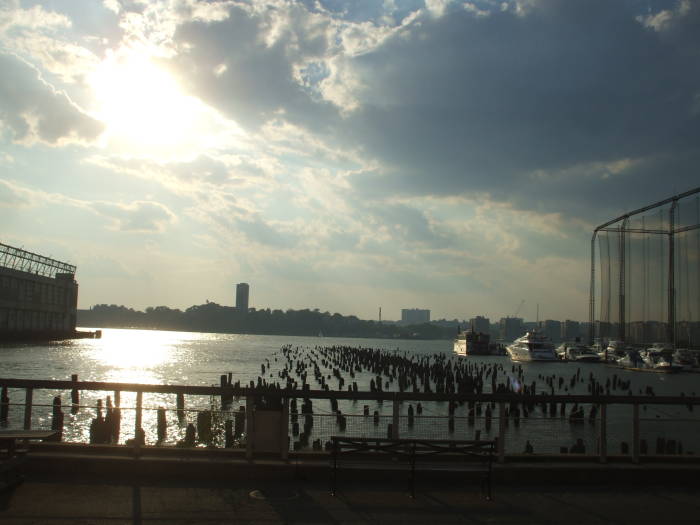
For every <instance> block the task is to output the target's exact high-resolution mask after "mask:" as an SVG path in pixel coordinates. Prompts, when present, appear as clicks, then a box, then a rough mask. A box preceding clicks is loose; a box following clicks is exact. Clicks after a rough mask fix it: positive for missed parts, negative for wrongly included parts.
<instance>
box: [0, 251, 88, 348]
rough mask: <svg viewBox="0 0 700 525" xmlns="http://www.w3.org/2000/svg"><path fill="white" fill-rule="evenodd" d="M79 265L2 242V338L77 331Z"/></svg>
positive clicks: (73, 332) (61, 334)
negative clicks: (77, 279)
mask: <svg viewBox="0 0 700 525" xmlns="http://www.w3.org/2000/svg"><path fill="white" fill-rule="evenodd" d="M75 270H76V268H75V266H73V265H70V264H67V263H64V262H60V261H56V260H54V259H50V258H48V257H44V256H43V255H38V254H36V253H32V252H28V251H25V250H22V249H20V248H14V247H12V246H7V245H5V244H1V243H0V341H3V340H15V339H31V338H41V339H43V338H52V337H57V338H65V337H71V336H73V335H74V334H75V324H76V316H77V307H78V283H77V282H76V281H75Z"/></svg>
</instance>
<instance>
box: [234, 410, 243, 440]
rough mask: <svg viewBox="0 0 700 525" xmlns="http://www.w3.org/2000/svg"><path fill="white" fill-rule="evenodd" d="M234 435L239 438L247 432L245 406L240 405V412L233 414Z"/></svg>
mask: <svg viewBox="0 0 700 525" xmlns="http://www.w3.org/2000/svg"><path fill="white" fill-rule="evenodd" d="M233 422H234V427H233V435H234V437H235V438H236V439H239V438H240V437H241V436H242V435H243V433H244V432H245V407H243V406H242V407H239V409H238V412H236V414H235V415H234V416H233Z"/></svg>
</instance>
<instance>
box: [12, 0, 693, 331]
mask: <svg viewBox="0 0 700 525" xmlns="http://www.w3.org/2000/svg"><path fill="white" fill-rule="evenodd" d="M698 64H700V2H694V1H692V0H683V1H671V0H669V1H659V0H618V1H610V0H585V1H583V0H582V1H576V0H506V1H490V0H483V1H478V0H474V1H470V2H464V1H449V0H406V1H402V0H384V1H383V2H382V1H369V0H352V1H348V0H298V1H293V0H269V1H249V2H243V1H208V2H204V1H203V2H197V1H195V0H159V1H155V0H148V1H146V0H103V1H102V2H99V1H96V0H95V1H90V2H88V1H80V2H77V1H75V0H53V1H49V0H47V1H45V2H38V1H24V0H9V1H8V0H5V1H4V2H2V7H0V242H3V243H6V244H10V245H15V246H22V247H24V248H25V249H28V250H31V251H35V252H39V253H42V254H45V255H50V256H52V257H54V258H57V259H60V260H66V261H68V262H71V263H73V264H76V265H77V266H78V274H77V279H78V281H79V283H80V304H79V306H80V307H82V308H86V307H89V306H91V305H93V304H96V303H116V304H124V305H127V306H131V307H135V308H139V309H140V308H144V307H146V306H156V305H167V306H171V307H178V308H185V307H188V306H190V305H192V304H201V303H203V302H205V301H206V300H210V301H215V302H218V303H220V304H224V305H231V304H233V301H234V291H235V283H237V282H241V281H246V282H249V283H250V284H251V305H252V306H254V307H257V308H265V307H271V308H282V309H286V308H320V309H321V310H329V311H331V312H340V313H343V314H355V315H358V316H359V317H362V318H368V319H372V318H376V316H377V311H378V308H379V307H380V306H381V307H382V309H383V316H384V318H388V319H392V318H393V319H395V318H398V317H400V309H401V308H410V307H420V308H430V309H431V310H432V317H433V318H441V317H446V318H454V317H458V318H464V317H469V316H472V315H476V314H484V315H488V316H491V317H492V318H497V317H500V316H502V315H506V314H513V313H514V312H515V310H516V308H517V306H518V304H519V303H520V301H521V300H522V299H525V306H524V307H523V309H522V310H521V312H520V313H521V315H524V316H525V317H527V318H532V319H534V317H535V308H536V304H537V303H539V305H540V315H541V317H545V318H554V319H565V318H574V319H584V318H585V317H586V316H587V300H588V296H587V290H588V275H589V257H590V255H589V249H590V237H591V233H592V230H593V228H594V227H595V226H596V225H598V224H600V223H602V222H604V221H606V220H607V219H610V218H612V217H615V216H617V215H620V214H621V213H623V212H625V211H629V210H631V209H634V208H637V207H640V206H642V205H645V204H648V203H651V202H654V201H656V200H660V199H662V198H665V197H667V196H670V195H671V194H673V193H678V192H682V191H685V190H688V189H690V188H692V187H695V186H698V185H699V181H700V176H699V175H698V174H699V173H700V171H699V169H698V166H700V67H699V66H698Z"/></svg>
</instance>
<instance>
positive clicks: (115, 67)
mask: <svg viewBox="0 0 700 525" xmlns="http://www.w3.org/2000/svg"><path fill="white" fill-rule="evenodd" d="M89 82H90V86H91V87H92V89H93V92H94V96H95V101H96V103H97V109H96V111H95V116H96V117H97V118H98V119H100V120H101V121H102V122H104V123H105V125H106V132H105V140H106V142H107V145H108V146H109V147H114V148H118V149H121V150H127V151H139V152H144V153H151V154H160V153H175V152H180V153H182V152H183V151H186V150H189V149H194V148H198V147H202V146H206V141H207V140H209V139H211V137H212V136H214V135H216V134H217V133H220V132H221V126H220V122H218V121H217V117H216V115H213V110H211V108H209V107H207V106H206V105H205V104H203V103H202V102H201V101H200V100H199V99H197V98H195V97H191V96H188V95H186V94H184V93H183V92H182V91H181V89H180V87H179V86H178V84H177V82H176V81H175V79H174V78H173V77H172V76H171V75H170V74H169V73H168V72H167V71H165V70H163V69H161V68H159V67H158V66H157V65H156V64H154V63H153V62H152V61H151V60H149V59H148V58H145V57H141V56H138V55H130V56H128V55H127V56H120V57H117V56H111V57H108V58H107V59H106V60H105V61H104V62H102V64H101V65H100V66H99V67H98V68H97V70H96V71H95V72H94V74H93V75H92V76H91V77H90V80H89ZM217 128H219V129H217Z"/></svg>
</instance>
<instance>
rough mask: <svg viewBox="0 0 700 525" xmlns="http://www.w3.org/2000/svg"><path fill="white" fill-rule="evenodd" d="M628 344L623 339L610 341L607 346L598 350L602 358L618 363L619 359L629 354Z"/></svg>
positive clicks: (605, 360) (604, 360) (608, 361)
mask: <svg viewBox="0 0 700 525" xmlns="http://www.w3.org/2000/svg"><path fill="white" fill-rule="evenodd" d="M628 349H629V347H628V346H626V345H625V343H624V342H622V341H608V345H607V346H603V349H602V350H600V351H599V352H598V356H599V357H600V360H601V361H603V362H607V363H617V361H618V360H619V359H621V358H623V357H625V355H627V350H628Z"/></svg>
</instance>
